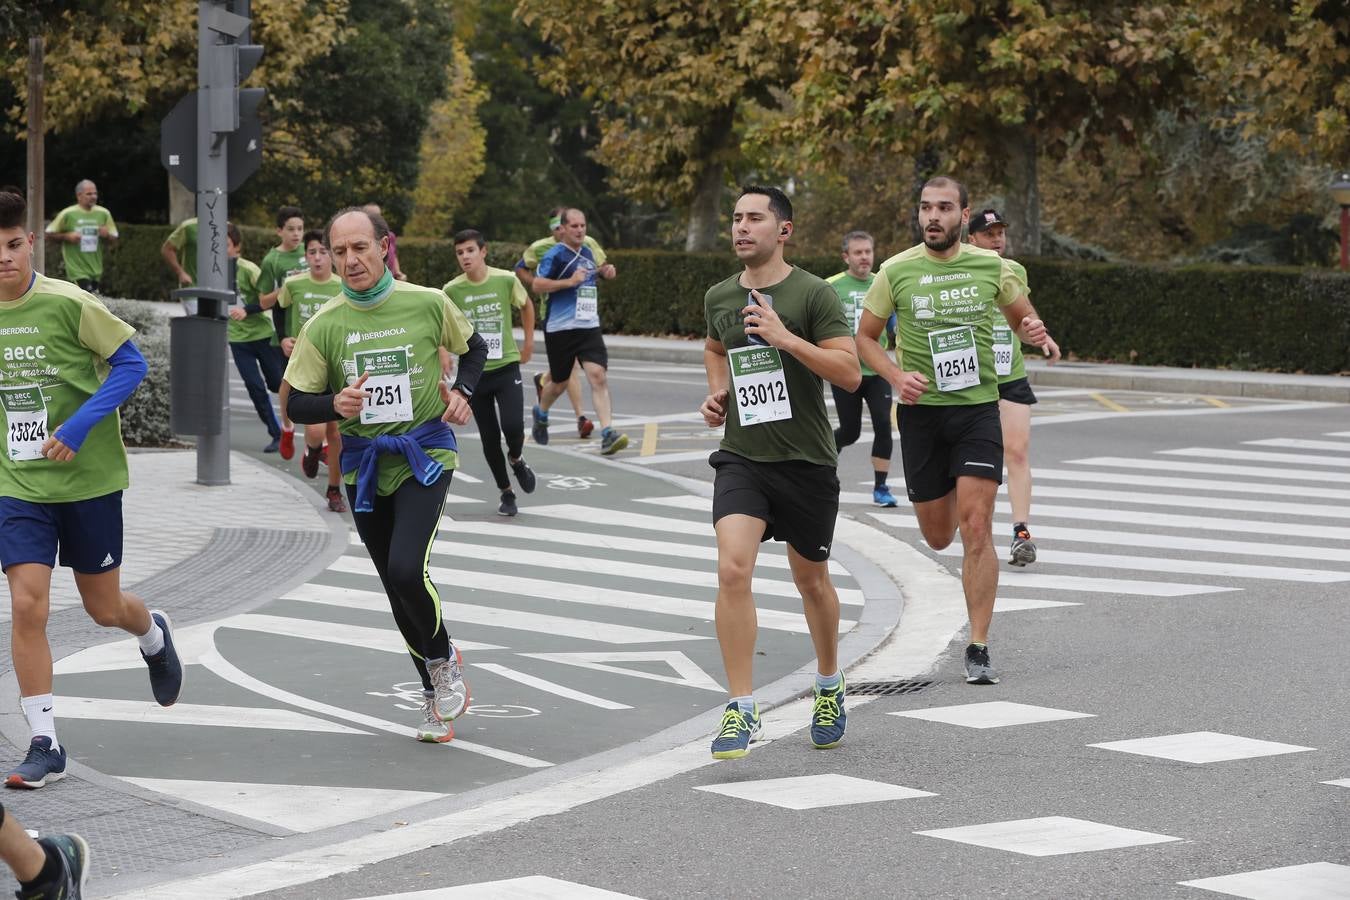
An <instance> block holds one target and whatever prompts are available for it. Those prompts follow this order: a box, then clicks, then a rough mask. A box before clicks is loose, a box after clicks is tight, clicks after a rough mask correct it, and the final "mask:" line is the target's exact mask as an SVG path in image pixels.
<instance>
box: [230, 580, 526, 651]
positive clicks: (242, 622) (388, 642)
mask: <svg viewBox="0 0 1350 900" xmlns="http://www.w3.org/2000/svg"><path fill="white" fill-rule="evenodd" d="M371 567H372V568H374V563H371ZM215 624H216V626H217V627H218V628H238V629H242V630H244V631H257V632H260V633H262V634H271V635H280V636H282V637H292V638H300V639H302V640H309V641H323V642H325V643H329V644H343V645H345V646H347V647H361V648H363V649H366V650H383V651H384V652H385V653H407V652H408V645H407V644H406V643H404V641H403V635H401V634H399V632H398V629H396V628H369V627H367V626H364V625H347V624H345V623H342V622H323V621H320V620H318V619H292V618H289V617H286V616H268V615H259V614H256V613H245V614H243V615H239V616H230V617H229V618H228V619H221V620H220V621H218V622H216V623H215ZM455 643H456V644H457V645H458V646H459V648H460V649H461V650H505V649H506V648H505V647H502V646H500V645H498V644H484V643H481V642H479V641H460V640H456V641H455Z"/></svg>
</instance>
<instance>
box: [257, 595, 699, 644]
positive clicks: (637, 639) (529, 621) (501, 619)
mask: <svg viewBox="0 0 1350 900" xmlns="http://www.w3.org/2000/svg"><path fill="white" fill-rule="evenodd" d="M283 599H288V600H301V601H304V602H306V603H322V604H326V605H328V606H341V607H345V608H347V609H360V610H365V611H368V612H375V613H380V614H381V615H388V614H389V598H388V597H386V596H385V595H384V594H382V593H379V592H377V591H362V590H357V589H356V588H343V587H332V586H329V585H325V584H312V583H311V584H302V585H300V586H299V587H297V588H296V589H295V590H293V591H290V592H289V593H287V594H286V595H285V597H284V598H283ZM441 616H442V618H443V619H444V620H445V621H446V622H448V623H450V624H451V625H477V626H480V627H489V628H509V629H513V630H515V631H532V632H536V633H538V634H547V635H552V636H556V637H568V638H574V639H577V640H583V641H600V642H602V643H606V644H621V645H628V644H661V643H667V642H671V641H710V640H712V638H711V637H710V636H706V635H700V634H688V633H684V632H674V631H656V630H654V629H651V628H635V627H633V626H632V625H615V624H613V623H611V622H593V621H591V620H589V619H578V618H575V617H573V616H550V615H547V614H545V613H537V612H529V611H527V610H522V609H510V608H505V607H497V606H476V605H473V604H469V603H458V602H454V601H449V600H446V599H444V598H442V599H441ZM455 640H456V643H462V642H461V641H459V639H458V638H456V639H455Z"/></svg>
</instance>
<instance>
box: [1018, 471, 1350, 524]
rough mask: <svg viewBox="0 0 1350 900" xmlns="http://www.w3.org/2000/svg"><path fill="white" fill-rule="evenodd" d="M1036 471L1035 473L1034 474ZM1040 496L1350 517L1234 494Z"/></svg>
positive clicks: (1078, 491)
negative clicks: (1228, 495)
mask: <svg viewBox="0 0 1350 900" xmlns="http://www.w3.org/2000/svg"><path fill="white" fill-rule="evenodd" d="M1034 475H1035V473H1034V472H1033V477H1034ZM1035 493H1036V496H1037V497H1050V498H1052V499H1056V500H1096V501H1099V502H1103V503H1111V504H1119V503H1127V504H1144V505H1148V506H1180V507H1182V508H1184V509H1191V510H1194V509H1216V510H1217V509H1223V510H1232V511H1234V512H1245V513H1257V514H1260V515H1265V516H1300V517H1304V518H1308V517H1320V518H1324V519H1350V508H1347V507H1346V506H1345V505H1344V504H1342V505H1339V506H1327V505H1322V504H1317V503H1281V502H1279V501H1275V500H1255V499H1248V498H1233V497H1199V496H1188V495H1185V494H1152V493H1148V492H1145V491H1110V490H1094V489H1091V488H1075V487H1060V486H1058V485H1039V484H1038V485H1036V488H1035Z"/></svg>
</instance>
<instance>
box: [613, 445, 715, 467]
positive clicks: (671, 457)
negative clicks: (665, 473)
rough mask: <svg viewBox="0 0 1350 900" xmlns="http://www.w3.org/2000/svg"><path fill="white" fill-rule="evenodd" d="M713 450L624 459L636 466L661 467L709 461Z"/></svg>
mask: <svg viewBox="0 0 1350 900" xmlns="http://www.w3.org/2000/svg"><path fill="white" fill-rule="evenodd" d="M711 453H712V450H710V449H709V450H684V451H681V452H679V453H657V454H655V455H653V456H632V457H627V458H625V459H624V462H627V463H632V464H633V465H635V466H660V465H664V464H666V463H680V462H694V461H695V460H700V459H707V458H708V456H709V455H710V454H711Z"/></svg>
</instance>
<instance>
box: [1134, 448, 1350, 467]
mask: <svg viewBox="0 0 1350 900" xmlns="http://www.w3.org/2000/svg"><path fill="white" fill-rule="evenodd" d="M1158 452H1159V453H1165V454H1167V455H1169V456H1198V457H1200V458H1202V459H1246V460H1251V461H1253V462H1271V463H1281V464H1283V465H1292V466H1337V467H1340V468H1350V459H1345V458H1344V457H1340V456H1316V455H1314V454H1311V453H1268V452H1265V451H1262V450H1229V449H1228V448H1226V447H1183V448H1182V449H1180V450H1159V451H1158Z"/></svg>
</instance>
